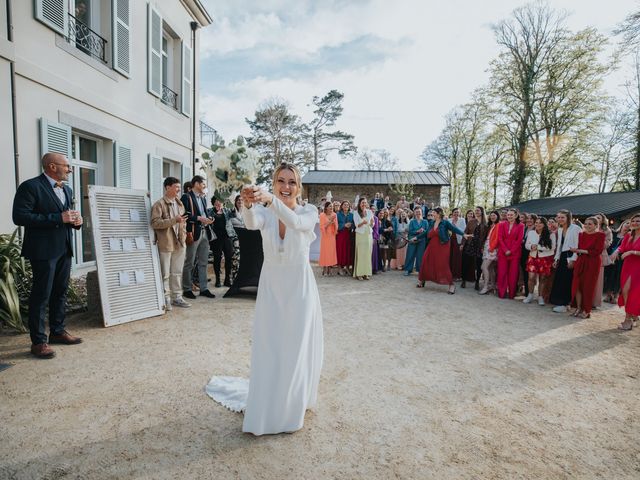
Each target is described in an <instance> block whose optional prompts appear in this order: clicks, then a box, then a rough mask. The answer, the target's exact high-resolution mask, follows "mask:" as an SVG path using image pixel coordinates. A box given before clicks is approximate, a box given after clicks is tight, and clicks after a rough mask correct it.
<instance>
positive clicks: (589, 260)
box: [570, 217, 605, 318]
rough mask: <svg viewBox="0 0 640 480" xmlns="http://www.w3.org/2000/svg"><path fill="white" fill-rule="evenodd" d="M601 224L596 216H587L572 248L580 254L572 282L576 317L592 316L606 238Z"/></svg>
mask: <svg viewBox="0 0 640 480" xmlns="http://www.w3.org/2000/svg"><path fill="white" fill-rule="evenodd" d="M599 225H600V222H599V221H598V219H597V218H596V217H589V218H587V219H586V220H585V221H584V230H583V231H582V232H581V233H580V234H579V235H578V246H577V247H575V248H571V249H570V250H571V252H573V253H576V254H578V260H576V263H575V265H574V267H573V280H572V283H571V304H572V305H573V306H574V307H576V309H575V310H574V312H573V316H574V317H581V318H589V317H590V316H591V308H592V307H593V296H594V294H595V291H596V284H597V283H598V274H599V273H600V264H601V263H602V250H604V240H605V235H604V232H602V231H600V230H599V228H598V227H599Z"/></svg>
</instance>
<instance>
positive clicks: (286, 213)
mask: <svg viewBox="0 0 640 480" xmlns="http://www.w3.org/2000/svg"><path fill="white" fill-rule="evenodd" d="M311 207H313V208H310V207H309V205H307V206H305V207H304V208H303V210H302V211H301V212H300V213H296V212H294V211H293V210H291V209H290V208H289V207H287V206H286V205H285V204H284V203H282V201H281V200H280V199H278V198H277V197H276V196H275V195H274V196H273V199H272V201H271V205H270V206H269V207H268V208H270V209H271V210H272V211H273V213H275V214H276V216H277V217H278V219H279V220H280V221H281V222H282V223H284V224H285V225H286V227H287V228H292V229H294V230H302V231H308V230H313V228H314V227H315V225H316V223H318V209H317V208H316V207H314V206H313V205H312V206H311Z"/></svg>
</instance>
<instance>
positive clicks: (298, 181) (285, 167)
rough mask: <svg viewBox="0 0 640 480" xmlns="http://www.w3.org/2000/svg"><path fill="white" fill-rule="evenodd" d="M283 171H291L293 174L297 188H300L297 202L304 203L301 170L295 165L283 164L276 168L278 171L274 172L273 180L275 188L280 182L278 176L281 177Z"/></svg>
mask: <svg viewBox="0 0 640 480" xmlns="http://www.w3.org/2000/svg"><path fill="white" fill-rule="evenodd" d="M283 170H289V171H290V172H292V173H293V178H295V180H296V186H297V187H298V196H297V197H296V202H298V203H302V177H301V176H300V170H298V167H296V166H295V165H294V164H293V163H287V162H282V163H281V164H280V165H278V166H277V167H276V169H275V170H274V171H273V178H272V180H271V181H272V184H273V187H274V188H275V186H276V183H277V181H278V175H280V172H282V171H283Z"/></svg>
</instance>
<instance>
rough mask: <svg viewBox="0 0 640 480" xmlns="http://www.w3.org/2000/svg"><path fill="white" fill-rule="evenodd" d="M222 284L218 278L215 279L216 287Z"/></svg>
mask: <svg viewBox="0 0 640 480" xmlns="http://www.w3.org/2000/svg"><path fill="white" fill-rule="evenodd" d="M221 286H222V284H221V283H220V280H216V288H220V287H221Z"/></svg>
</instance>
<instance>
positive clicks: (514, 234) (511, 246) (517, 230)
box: [497, 208, 524, 299]
mask: <svg viewBox="0 0 640 480" xmlns="http://www.w3.org/2000/svg"><path fill="white" fill-rule="evenodd" d="M523 237H524V225H523V224H522V223H520V218H519V216H518V211H517V210H516V209H514V208H510V209H509V210H507V221H506V222H500V224H499V225H498V280H497V283H498V296H499V297H500V298H505V296H506V295H507V291H509V298H511V299H513V298H514V297H515V296H516V291H517V289H518V276H519V275H520V256H521V255H522V238H523Z"/></svg>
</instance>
